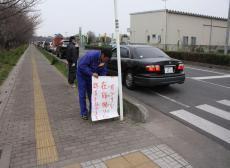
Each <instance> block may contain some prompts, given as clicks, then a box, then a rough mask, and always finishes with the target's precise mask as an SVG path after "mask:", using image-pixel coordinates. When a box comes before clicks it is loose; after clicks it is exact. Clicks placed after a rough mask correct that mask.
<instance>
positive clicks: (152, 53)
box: [135, 47, 169, 59]
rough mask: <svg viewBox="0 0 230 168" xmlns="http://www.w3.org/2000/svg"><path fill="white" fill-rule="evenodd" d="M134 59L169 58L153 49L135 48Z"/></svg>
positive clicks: (158, 50)
mask: <svg viewBox="0 0 230 168" xmlns="http://www.w3.org/2000/svg"><path fill="white" fill-rule="evenodd" d="M135 53H136V54H135V58H137V59H144V58H158V57H169V56H168V55H167V54H165V53H164V52H163V51H161V50H160V49H158V48H154V47H137V48H135Z"/></svg>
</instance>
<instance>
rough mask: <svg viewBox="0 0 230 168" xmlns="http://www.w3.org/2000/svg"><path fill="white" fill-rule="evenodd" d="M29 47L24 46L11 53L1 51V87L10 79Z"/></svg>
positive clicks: (10, 51) (12, 50)
mask: <svg viewBox="0 0 230 168" xmlns="http://www.w3.org/2000/svg"><path fill="white" fill-rule="evenodd" d="M27 47H28V45H23V46H20V47H18V48H15V49H11V50H9V51H0V85H1V84H2V83H3V81H4V80H5V79H6V78H7V77H8V75H9V73H10V71H11V70H12V68H13V67H14V66H15V65H16V64H17V62H18V60H19V58H20V57H21V56H22V54H23V53H24V51H25V50H26V48H27Z"/></svg>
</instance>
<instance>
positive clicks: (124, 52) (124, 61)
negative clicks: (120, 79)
mask: <svg viewBox="0 0 230 168" xmlns="http://www.w3.org/2000/svg"><path fill="white" fill-rule="evenodd" d="M129 57H130V53H129V49H128V48H125V47H121V71H122V72H125V71H126V69H127V67H128V62H129V59H130V58H129Z"/></svg>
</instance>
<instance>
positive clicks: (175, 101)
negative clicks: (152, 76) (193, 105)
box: [154, 92, 190, 108]
mask: <svg viewBox="0 0 230 168" xmlns="http://www.w3.org/2000/svg"><path fill="white" fill-rule="evenodd" d="M154 93H155V94H156V95H158V96H160V97H163V98H164V99H167V100H169V101H171V102H173V103H176V104H179V105H181V106H183V107H186V108H189V107H190V106H188V105H186V104H184V103H181V102H179V101H177V100H175V99H172V98H170V97H167V96H164V95H162V94H160V93H158V92H154Z"/></svg>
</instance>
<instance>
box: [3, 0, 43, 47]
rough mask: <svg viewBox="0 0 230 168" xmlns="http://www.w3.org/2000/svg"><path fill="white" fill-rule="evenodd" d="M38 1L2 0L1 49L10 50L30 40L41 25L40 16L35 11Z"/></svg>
mask: <svg viewBox="0 0 230 168" xmlns="http://www.w3.org/2000/svg"><path fill="white" fill-rule="evenodd" d="M38 1H39V0H0V48H6V49H9V48H12V47H16V46H18V45H20V44H22V43H25V42H28V41H29V40H30V38H31V37H32V36H33V34H34V30H35V29H36V27H37V25H38V24H39V23H40V20H39V18H40V15H39V14H37V13H34V12H35V10H33V7H34V6H35V4H37V2H38ZM32 12H33V13H32Z"/></svg>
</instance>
